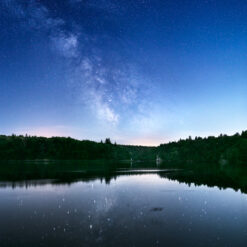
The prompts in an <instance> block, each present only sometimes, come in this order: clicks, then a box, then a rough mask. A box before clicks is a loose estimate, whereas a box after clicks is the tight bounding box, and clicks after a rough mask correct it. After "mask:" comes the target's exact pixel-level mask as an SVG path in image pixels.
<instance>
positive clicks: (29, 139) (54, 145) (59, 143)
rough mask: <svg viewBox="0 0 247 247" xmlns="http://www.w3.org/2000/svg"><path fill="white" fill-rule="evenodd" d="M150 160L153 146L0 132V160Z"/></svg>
mask: <svg viewBox="0 0 247 247" xmlns="http://www.w3.org/2000/svg"><path fill="white" fill-rule="evenodd" d="M131 158H132V159H134V160H151V159H155V148H152V147H143V146H130V145H117V144H116V143H115V144H112V142H111V140H110V138H106V140H105V141H104V142H103V141H101V142H99V143H98V142H94V141H88V140H76V139H73V138H70V137H51V138H46V137H37V136H28V135H25V136H23V135H19V136H17V135H14V134H13V135H11V136H6V135H0V160H33V159H53V160H69V159H71V160H97V159H107V160H130V159H131Z"/></svg>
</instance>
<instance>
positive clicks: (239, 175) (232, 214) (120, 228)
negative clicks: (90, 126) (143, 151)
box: [0, 163, 247, 247]
mask: <svg viewBox="0 0 247 247" xmlns="http://www.w3.org/2000/svg"><path fill="white" fill-rule="evenodd" d="M3 167H4V168H3ZM30 167H32V168H30ZM102 167H103V168H102ZM0 174H1V175H0V219H1V221H0V246H1V247H5V246H6V247H7V246H8V247H11V246H18V247H22V246H25V247H28V246H30V247H31V246H32V247H33V246H73V247H75V246H107V247H109V246H114V247H116V246H234V247H236V246H246V242H247V194H246V188H247V186H246V183H247V179H246V178H247V172H246V169H242V168H241V169H239V168H231V169H228V168H212V169H211V170H210V172H209V169H208V167H205V169H201V168H200V169H198V167H197V168H193V169H192V168H188V167H185V168H183V169H177V167H166V166H163V165H162V166H156V165H154V164H153V165H150V164H144V163H141V164H136V165H135V164H134V165H131V166H130V165H122V166H119V165H114V164H111V165H109V166H108V165H107V164H105V163H104V164H103V165H102V164H98V165H91V164H87V165H85V164H83V165H81V166H78V165H77V164H73V165H71V164H69V163H68V164H62V165H61V166H60V168H59V169H58V165H52V164H32V165H30V164H28V165H22V164H15V165H13V164H7V165H3V166H2V168H1V169H0Z"/></svg>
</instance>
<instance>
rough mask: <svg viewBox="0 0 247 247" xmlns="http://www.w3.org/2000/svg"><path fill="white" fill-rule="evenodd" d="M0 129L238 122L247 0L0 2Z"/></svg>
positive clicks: (193, 127) (141, 140) (175, 128)
mask: <svg viewBox="0 0 247 247" xmlns="http://www.w3.org/2000/svg"><path fill="white" fill-rule="evenodd" d="M0 11H1V15H0V28H1V33H0V131H1V133H2V134H12V133H16V134H25V133H27V134H31V135H42V136H71V137H74V138H78V139H90V140H96V141H99V140H101V139H105V138H106V137H110V138H111V139H112V140H116V141H117V143H123V144H127V143H128V144H140V145H158V144H160V143H164V142H169V141H172V140H178V139H179V138H186V137H188V136H189V135H191V136H192V137H193V136H208V135H218V134H220V133H226V134H233V133H235V132H238V131H242V130H244V129H246V126H247V97H246V93H247V4H246V1H241V0H239V1H234V0H225V1H221V0H217V1H213V0H207V1H198V0H197V1H196V0H183V1H182V0H177V1H176V0H166V1H165V0H164V1H156V0H153V1H146V0H142V1H138V0H136V1H127V0H126V1H119V0H118V1H113V0H97V1H96V0H88V1H85V0H63V1H61V0H54V1H48V0H46V1H45V0H43V1H42V0H39V1H38V0H30V1H24V0H2V1H1V3H0Z"/></svg>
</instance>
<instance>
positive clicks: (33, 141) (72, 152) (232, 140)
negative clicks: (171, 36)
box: [0, 131, 247, 165]
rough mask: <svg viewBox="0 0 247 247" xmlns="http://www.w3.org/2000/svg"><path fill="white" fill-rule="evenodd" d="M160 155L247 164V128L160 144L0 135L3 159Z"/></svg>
mask: <svg viewBox="0 0 247 247" xmlns="http://www.w3.org/2000/svg"><path fill="white" fill-rule="evenodd" d="M156 157H159V158H161V160H162V161H163V162H164V163H175V164H184V165H185V164H193V163H207V164H209V163H210V164H219V165H226V164H232V165H233V164H237V165H247V131H243V132H242V133H241V134H238V133H237V134H235V135H233V136H227V135H220V136H218V137H213V136H209V137H207V138H201V137H196V138H195V139H192V138H191V137H189V138H188V139H185V140H180V141H178V142H170V143H168V144H161V145H160V146H158V147H144V146H130V145H118V144H116V143H115V144H112V142H111V140H110V139H109V138H107V139H106V140H105V141H104V142H102V141H101V142H100V143H97V142H93V141H87V140H82V141H80V140H75V139H72V138H70V137H67V138H65V137H51V138H45V137H36V136H27V135H26V136H22V135H20V136H16V135H11V136H5V135H0V160H34V159H51V160H100V159H106V160H130V159H133V160H134V161H138V160H139V161H140V160H142V161H144V160H155V159H156Z"/></svg>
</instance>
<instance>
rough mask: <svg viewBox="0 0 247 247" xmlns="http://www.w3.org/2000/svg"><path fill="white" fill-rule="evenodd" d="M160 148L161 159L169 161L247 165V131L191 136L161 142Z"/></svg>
mask: <svg viewBox="0 0 247 247" xmlns="http://www.w3.org/2000/svg"><path fill="white" fill-rule="evenodd" d="M158 150H159V151H158V153H159V156H160V157H161V159H162V160H163V161H164V162H167V163H181V164H186V163H207V164H209V163H210V164H220V165H227V164H232V165H233V164H238V165H247V131H243V132H242V133H241V134H238V133H237V134H235V135H233V136H227V135H220V136H218V137H214V136H209V137H207V138H201V137H196V138H195V139H192V138H191V137H189V138H188V139H186V140H180V141H178V142H171V143H168V144H161V145H160V146H159V147H158Z"/></svg>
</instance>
